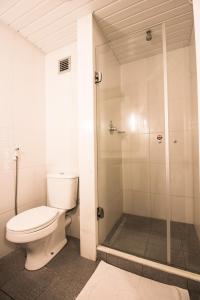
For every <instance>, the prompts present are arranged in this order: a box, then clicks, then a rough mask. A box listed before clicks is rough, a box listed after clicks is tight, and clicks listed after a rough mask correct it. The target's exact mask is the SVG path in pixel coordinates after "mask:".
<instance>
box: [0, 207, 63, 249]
mask: <svg viewBox="0 0 200 300" xmlns="http://www.w3.org/2000/svg"><path fill="white" fill-rule="evenodd" d="M58 214H59V210H58V209H56V208H53V207H48V206H39V207H35V208H32V209H29V210H27V211H24V212H22V213H20V214H18V215H17V216H14V217H13V218H12V219H10V220H9V221H8V223H7V225H6V228H7V232H6V237H7V239H8V240H9V241H11V242H15V243H26V242H30V241H35V240H38V239H40V238H43V237H45V236H47V235H49V234H51V233H52V232H53V231H54V230H55V228H56V227H57V216H58Z"/></svg>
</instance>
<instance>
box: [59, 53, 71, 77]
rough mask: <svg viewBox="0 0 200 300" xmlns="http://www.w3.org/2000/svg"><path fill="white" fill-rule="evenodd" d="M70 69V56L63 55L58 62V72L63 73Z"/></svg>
mask: <svg viewBox="0 0 200 300" xmlns="http://www.w3.org/2000/svg"><path fill="white" fill-rule="evenodd" d="M70 70H71V56H68V57H65V58H63V59H61V60H59V62H58V71H59V73H64V72H67V71H70Z"/></svg>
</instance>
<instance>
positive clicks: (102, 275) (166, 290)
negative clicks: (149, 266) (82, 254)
mask: <svg viewBox="0 0 200 300" xmlns="http://www.w3.org/2000/svg"><path fill="white" fill-rule="evenodd" d="M76 299H77V300H189V299H190V298H189V294H188V291H187V290H184V289H181V288H178V287H175V286H171V285H167V284H163V283H159V282H157V281H153V280H150V279H147V278H144V277H142V276H138V275H135V274H132V273H129V272H127V271H124V270H121V269H119V268H116V267H114V266H111V265H109V264H107V263H105V262H103V261H101V262H100V264H99V266H98V267H97V269H96V271H95V272H94V273H93V275H92V277H91V278H90V279H89V281H88V282H87V284H86V285H85V287H84V288H83V290H82V291H81V292H80V294H79V295H78V297H77V298H76Z"/></svg>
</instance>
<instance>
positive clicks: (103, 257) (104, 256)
mask: <svg viewBox="0 0 200 300" xmlns="http://www.w3.org/2000/svg"><path fill="white" fill-rule="evenodd" d="M97 258H98V259H99V260H103V261H105V262H106V261H107V253H106V252H103V251H99V250H98V251H97Z"/></svg>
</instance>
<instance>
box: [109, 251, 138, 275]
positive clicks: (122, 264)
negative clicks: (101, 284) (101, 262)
mask: <svg viewBox="0 0 200 300" xmlns="http://www.w3.org/2000/svg"><path fill="white" fill-rule="evenodd" d="M107 263H109V264H111V265H113V266H116V267H118V268H120V269H123V270H126V271H128V272H131V273H135V274H137V275H141V274H142V265H141V264H138V263H135V262H132V261H129V260H126V259H123V258H120V257H117V256H114V255H112V254H108V255H107Z"/></svg>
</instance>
